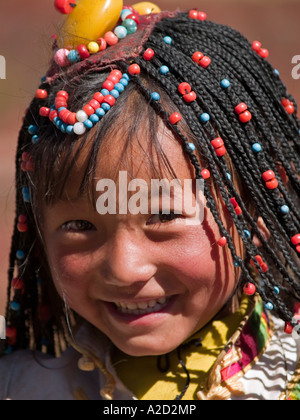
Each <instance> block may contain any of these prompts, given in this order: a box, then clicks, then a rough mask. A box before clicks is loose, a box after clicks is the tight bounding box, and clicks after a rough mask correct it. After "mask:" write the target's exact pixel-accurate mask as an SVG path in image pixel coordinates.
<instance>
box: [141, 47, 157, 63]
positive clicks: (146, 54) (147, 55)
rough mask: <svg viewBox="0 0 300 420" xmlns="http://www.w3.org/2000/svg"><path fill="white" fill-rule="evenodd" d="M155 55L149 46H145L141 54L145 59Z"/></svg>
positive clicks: (147, 59)
mask: <svg viewBox="0 0 300 420" xmlns="http://www.w3.org/2000/svg"><path fill="white" fill-rule="evenodd" d="M154 55H155V52H154V51H153V50H152V49H151V48H147V49H146V51H145V52H144V54H143V59H144V60H146V61H150V60H151V59H152V58H153V57H154Z"/></svg>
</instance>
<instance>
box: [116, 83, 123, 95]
mask: <svg viewBox="0 0 300 420" xmlns="http://www.w3.org/2000/svg"><path fill="white" fill-rule="evenodd" d="M115 89H116V90H117V91H118V92H120V93H122V92H124V90H125V87H124V85H122V83H116V84H115Z"/></svg>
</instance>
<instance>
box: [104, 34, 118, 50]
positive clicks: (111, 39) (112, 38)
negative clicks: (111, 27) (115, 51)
mask: <svg viewBox="0 0 300 420" xmlns="http://www.w3.org/2000/svg"><path fill="white" fill-rule="evenodd" d="M104 39H105V41H106V42H107V44H108V45H111V46H112V45H116V44H117V43H118V42H119V38H118V37H117V36H116V35H115V34H114V33H113V32H112V31H108V32H106V34H105V35H104Z"/></svg>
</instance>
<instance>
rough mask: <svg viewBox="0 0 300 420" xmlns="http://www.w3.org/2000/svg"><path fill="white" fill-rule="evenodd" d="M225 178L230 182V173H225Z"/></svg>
mask: <svg viewBox="0 0 300 420" xmlns="http://www.w3.org/2000/svg"><path fill="white" fill-rule="evenodd" d="M226 176H227V178H228V179H229V181H231V175H230V173H229V172H226Z"/></svg>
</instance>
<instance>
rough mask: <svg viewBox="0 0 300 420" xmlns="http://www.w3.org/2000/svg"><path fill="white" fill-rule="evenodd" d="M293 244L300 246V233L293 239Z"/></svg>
mask: <svg viewBox="0 0 300 420" xmlns="http://www.w3.org/2000/svg"><path fill="white" fill-rule="evenodd" d="M291 242H292V244H293V245H298V244H300V233H297V234H296V235H294V236H293V237H292V238H291Z"/></svg>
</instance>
